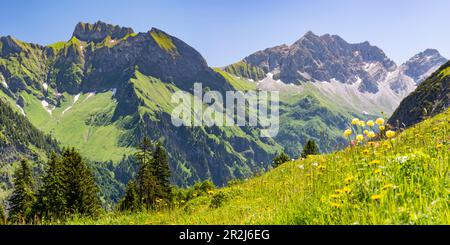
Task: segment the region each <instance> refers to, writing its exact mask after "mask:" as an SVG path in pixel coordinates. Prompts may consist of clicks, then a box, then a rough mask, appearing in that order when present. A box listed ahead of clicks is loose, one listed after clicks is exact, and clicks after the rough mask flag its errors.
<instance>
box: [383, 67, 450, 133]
mask: <svg viewBox="0 0 450 245" xmlns="http://www.w3.org/2000/svg"><path fill="white" fill-rule="evenodd" d="M449 106H450V62H448V63H447V64H445V65H443V66H442V67H441V68H439V69H438V70H437V71H436V72H434V73H433V74H432V75H431V76H430V77H429V78H428V79H427V80H425V81H424V82H422V83H421V84H420V85H419V86H418V87H417V89H416V90H415V91H414V92H412V93H411V94H410V95H408V96H407V97H406V98H405V99H404V100H403V101H402V102H401V103H400V105H399V107H398V108H397V109H396V110H395V112H394V114H393V115H392V117H391V118H390V119H389V123H390V124H392V125H395V126H397V125H400V126H404V127H409V126H411V125H413V124H415V123H418V122H420V121H422V120H423V119H424V118H427V117H430V116H434V115H436V114H438V113H441V112H442V111H444V110H445V109H447V108H448V107H449Z"/></svg>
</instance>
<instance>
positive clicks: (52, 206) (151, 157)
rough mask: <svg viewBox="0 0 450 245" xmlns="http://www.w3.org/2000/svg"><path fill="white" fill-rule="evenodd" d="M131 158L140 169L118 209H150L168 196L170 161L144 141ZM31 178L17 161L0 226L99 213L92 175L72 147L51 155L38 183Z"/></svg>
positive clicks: (27, 165) (29, 171)
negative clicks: (134, 158) (133, 158)
mask: <svg viewBox="0 0 450 245" xmlns="http://www.w3.org/2000/svg"><path fill="white" fill-rule="evenodd" d="M135 157H136V160H137V162H138V163H139V170H138V173H137V176H136V178H135V179H134V180H131V181H130V182H129V183H128V186H127V189H126V193H125V196H124V197H123V198H122V200H121V201H120V202H119V204H118V210H120V211H125V210H130V211H135V210H143V209H152V208H155V207H156V206H157V205H158V204H159V203H161V202H166V200H168V199H169V198H171V190H172V188H171V185H170V181H169V177H170V170H169V161H168V156H167V153H166V150H165V149H164V147H163V146H162V144H161V143H160V142H157V143H156V144H155V143H153V142H151V141H150V140H149V139H148V138H144V139H143V141H142V143H141V145H140V146H139V150H138V152H137V153H136V155H135ZM33 175H34V174H33V169H32V167H31V164H30V163H29V162H28V161H27V160H25V159H22V160H21V161H20V163H19V166H18V167H17V169H16V171H15V173H14V176H13V191H12V194H11V195H10V197H9V198H8V200H7V204H8V205H7V207H8V208H7V210H4V209H3V207H1V206H0V224H2V223H11V224H36V223H45V222H58V221H64V220H65V219H67V218H69V217H71V216H73V215H79V216H91V217H94V216H96V215H98V214H100V213H101V212H103V210H102V207H101V202H100V199H99V188H98V186H97V184H96V183H95V181H94V177H93V173H92V171H91V169H90V168H89V166H88V165H87V164H86V162H85V161H84V160H83V158H82V157H81V155H80V153H78V152H77V151H76V150H75V149H74V148H68V149H65V150H63V152H62V154H61V155H58V154H56V153H52V154H51V155H50V157H49V160H48V161H47V163H46V166H45V169H44V173H43V174H42V176H41V177H40V178H39V179H37V180H38V181H36V179H35V178H34V176H33ZM36 182H39V184H37V183H36ZM6 211H7V212H6Z"/></svg>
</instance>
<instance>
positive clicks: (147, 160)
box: [136, 137, 158, 209]
mask: <svg viewBox="0 0 450 245" xmlns="http://www.w3.org/2000/svg"><path fill="white" fill-rule="evenodd" d="M136 160H137V162H138V165H139V170H138V173H137V178H136V182H137V187H138V195H139V198H140V202H141V203H142V204H143V205H144V206H145V207H146V208H147V209H149V208H151V207H152V206H153V205H154V203H155V201H156V194H157V185H158V182H157V179H156V178H155V174H154V172H155V169H154V166H153V163H152V161H153V144H152V143H151V141H150V140H149V139H148V138H147V137H144V139H143V140H142V142H141V144H140V146H139V151H138V152H137V153H136Z"/></svg>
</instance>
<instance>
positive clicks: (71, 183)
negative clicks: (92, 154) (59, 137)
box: [62, 148, 100, 215]
mask: <svg viewBox="0 0 450 245" xmlns="http://www.w3.org/2000/svg"><path fill="white" fill-rule="evenodd" d="M62 165H63V176H64V183H65V184H64V186H65V201H66V208H67V210H68V212H69V213H77V214H81V215H95V214H97V213H98V211H99V210H100V201H99V199H98V196H97V193H98V187H97V185H96V184H95V181H94V177H93V175H92V172H91V170H90V169H89V168H88V166H86V164H85V162H84V161H83V159H82V158H81V156H80V154H79V153H78V152H77V151H75V149H73V148H72V149H66V150H65V151H64V153H63V156H62Z"/></svg>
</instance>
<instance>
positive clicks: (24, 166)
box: [9, 159, 36, 224]
mask: <svg viewBox="0 0 450 245" xmlns="http://www.w3.org/2000/svg"><path fill="white" fill-rule="evenodd" d="M13 183H14V189H13V192H12V194H11V197H10V198H9V207H10V210H9V220H10V221H11V222H13V223H22V224H24V223H30V222H31V221H32V220H33V206H34V204H35V201H36V197H35V194H34V190H33V185H34V183H33V175H32V169H31V167H30V165H29V164H28V162H27V161H26V160H24V159H23V160H21V161H20V165H19V168H18V169H17V170H16V173H15V174H14V180H13Z"/></svg>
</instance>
